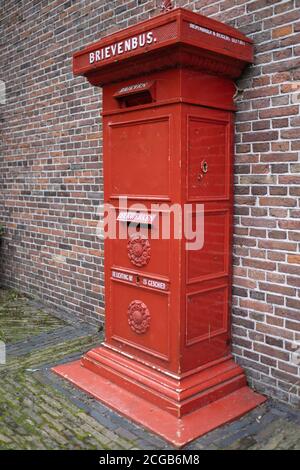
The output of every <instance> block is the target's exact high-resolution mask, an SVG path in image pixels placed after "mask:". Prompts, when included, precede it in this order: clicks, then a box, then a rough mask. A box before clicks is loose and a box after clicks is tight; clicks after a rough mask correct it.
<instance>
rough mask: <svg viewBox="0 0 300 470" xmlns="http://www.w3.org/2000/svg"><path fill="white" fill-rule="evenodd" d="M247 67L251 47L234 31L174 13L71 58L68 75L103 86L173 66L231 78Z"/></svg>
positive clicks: (187, 13)
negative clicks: (188, 67) (201, 70)
mask: <svg viewBox="0 0 300 470" xmlns="http://www.w3.org/2000/svg"><path fill="white" fill-rule="evenodd" d="M252 62H253V44H252V41H251V40H250V39H249V38H247V37H246V36H244V35H243V34H242V33H240V32H239V31H238V30H236V29H234V28H232V27H230V26H227V25H225V24H223V23H220V22H218V21H216V20H213V19H210V18H207V17H205V16H202V15H199V14H197V13H193V12H191V11H188V10H185V9H182V8H177V9H175V10H172V11H170V12H168V13H163V14H160V15H158V16H155V17H154V18H151V19H150V20H146V21H143V22H142V23H139V24H137V25H135V26H131V27H129V28H126V29H124V30H121V31H119V32H116V33H114V34H112V35H110V36H107V37H105V38H103V39H101V40H100V41H98V42H96V43H93V44H91V45H89V46H88V47H86V48H85V49H83V50H82V51H79V52H76V53H75V54H74V58H73V71H74V74H75V75H85V76H86V77H87V78H88V79H89V80H90V82H91V83H93V84H94V85H103V84H105V83H109V82H112V81H118V80H123V79H126V78H129V77H132V76H137V75H140V74H142V73H148V72H151V71H153V70H158V69H162V68H169V67H174V66H178V65H183V66H192V67H194V68H196V69H197V68H198V69H201V68H202V69H203V68H205V69H206V70H208V71H211V72H213V73H219V74H223V75H228V76H231V77H232V78H236V77H238V76H239V75H240V74H241V72H242V70H243V69H244V67H245V66H246V65H247V64H248V63H252Z"/></svg>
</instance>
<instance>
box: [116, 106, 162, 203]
mask: <svg viewBox="0 0 300 470" xmlns="http://www.w3.org/2000/svg"><path fill="white" fill-rule="evenodd" d="M153 114H154V113H153ZM126 117H127V119H126V118H125V117H124V120H122V121H121V122H120V121H119V120H118V122H110V123H109V124H108V127H109V132H108V140H109V141H108V146H107V148H108V152H109V154H108V162H109V170H110V171H109V178H110V181H109V195H110V197H114V196H115V197H116V196H120V195H126V196H128V197H129V198H135V197H136V196H137V197H139V198H141V197H144V198H146V199H148V198H149V197H150V198H159V199H160V198H163V199H168V198H169V197H170V127H171V124H170V116H169V115H161V116H157V117H149V118H146V117H140V118H131V119H129V116H128V115H127V116H126Z"/></svg>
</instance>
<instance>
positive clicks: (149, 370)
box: [55, 9, 264, 446]
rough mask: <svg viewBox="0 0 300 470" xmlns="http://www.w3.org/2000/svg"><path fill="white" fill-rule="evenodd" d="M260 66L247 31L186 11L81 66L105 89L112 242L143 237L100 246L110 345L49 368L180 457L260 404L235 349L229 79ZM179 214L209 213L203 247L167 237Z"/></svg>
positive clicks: (78, 60) (134, 31)
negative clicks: (180, 449) (179, 449)
mask: <svg viewBox="0 0 300 470" xmlns="http://www.w3.org/2000/svg"><path fill="white" fill-rule="evenodd" d="M252 59H253V46H252V43H251V41H250V40H249V39H248V38H247V37H245V36H244V35H242V34H241V33H240V32H239V31H237V30H235V29H233V28H231V27H229V26H226V25H224V24H222V23H219V22H217V21H214V20H211V19H208V18H206V17H203V16H201V15H198V14H195V13H192V12H189V11H186V10H184V9H175V10H173V11H170V12H168V13H165V14H161V15H158V16H156V17H154V18H152V19H150V20H148V21H145V22H143V23H141V24H138V25H136V26H133V27H130V28H128V29H126V30H123V31H121V32H118V33H115V34H113V35H111V36H109V37H107V38H104V39H102V40H101V41H99V42H98V43H96V44H92V45H91V46H89V47H87V48H86V49H84V50H83V51H80V52H78V53H75V55H74V73H75V74H76V75H84V76H86V77H87V79H88V80H89V81H90V83H91V84H92V85H95V86H101V87H103V130H104V139H103V141H104V197H105V202H106V203H109V205H110V209H109V210H110V211H113V212H115V219H116V225H117V227H116V231H117V233H119V232H121V231H122V230H123V232H124V229H127V228H128V225H131V226H139V227H140V229H141V231H140V232H138V230H137V233H135V234H134V235H130V234H127V235H126V236H124V237H123V238H120V237H118V236H117V237H112V238H107V239H106V240H105V294H106V337H105V342H104V343H103V344H102V346H101V347H100V348H97V349H94V350H92V351H90V352H88V353H87V354H86V355H85V356H84V357H83V358H82V360H81V361H80V362H75V363H72V364H67V365H63V366H59V367H57V368H55V371H56V372H57V373H58V374H60V375H62V376H64V377H67V378H68V379H69V380H71V381H72V382H73V383H75V384H76V385H78V386H79V387H81V388H82V389H84V390H86V391H87V392H89V393H90V394H92V395H93V396H95V397H96V398H98V399H100V400H101V401H102V402H104V403H106V404H107V405H109V406H110V407H112V408H114V409H115V410H117V411H119V412H121V413H122V414H124V415H126V416H128V417H129V418H131V419H133V420H135V421H136V422H138V423H141V424H142V425H144V426H146V427H148V428H150V429H151V430H153V431H154V432H156V433H158V434H160V435H161V436H163V437H165V438H166V439H168V440H169V441H171V442H172V443H173V444H175V445H177V446H182V445H184V444H185V443H187V442H189V441H191V440H192V439H195V438H196V437H198V436H199V435H202V434H204V433H205V432H208V431H210V430H211V429H213V428H215V427H217V426H219V425H221V424H223V423H225V422H228V421H230V420H232V419H234V418H236V417H239V416H240V415H242V414H243V413H245V412H247V411H249V410H250V409H252V408H254V407H255V406H256V405H258V404H260V403H262V402H263V401H264V398H263V397H261V396H260V395H258V394H256V393H254V392H253V391H252V390H250V389H249V388H248V387H247V385H246V378H245V374H244V372H243V370H242V368H241V367H239V366H238V365H237V364H236V363H235V362H234V361H233V359H232V356H231V352H230V311H231V265H232V260H231V243H232V242H231V238H232V208H233V201H232V199H233V133H234V130H233V120H234V110H235V107H234V103H233V96H234V93H235V85H234V79H236V78H238V77H239V76H240V75H241V73H242V71H243V69H244V68H245V66H246V65H247V64H248V63H251V62H252ZM124 201H125V202H126V204H125V202H124ZM176 205H177V206H179V207H185V206H189V207H191V219H192V221H193V220H194V219H196V217H197V211H198V209H197V208H198V207H202V211H203V213H204V224H203V227H202V230H203V235H204V237H203V240H204V242H203V246H201V248H199V249H196V250H194V249H193V250H187V249H186V237H181V238H180V237H175V236H174V233H173V231H172V230H174V229H171V233H170V237H165V238H162V237H161V231H162V227H163V224H164V221H165V220H166V218H169V216H170V214H171V212H172V210H173V209H172V208H173V207H174V206H176ZM132 207H133V208H134V209H132ZM150 208H151V211H150ZM174 227H175V225H174ZM125 232H126V230H125ZM150 232H152V236H151V234H150ZM155 233H156V236H155V235H154V236H153V234H155Z"/></svg>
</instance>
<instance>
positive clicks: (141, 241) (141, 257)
mask: <svg viewBox="0 0 300 470" xmlns="http://www.w3.org/2000/svg"><path fill="white" fill-rule="evenodd" d="M127 252H128V257H129V259H130V261H131V262H132V264H134V265H135V266H138V267H139V268H141V267H142V266H146V265H147V264H148V263H149V261H150V255H151V248H150V242H149V240H148V238H146V237H143V236H142V235H134V236H132V237H130V239H129V240H128V244H127Z"/></svg>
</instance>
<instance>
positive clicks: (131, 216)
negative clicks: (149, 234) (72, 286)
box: [117, 211, 156, 225]
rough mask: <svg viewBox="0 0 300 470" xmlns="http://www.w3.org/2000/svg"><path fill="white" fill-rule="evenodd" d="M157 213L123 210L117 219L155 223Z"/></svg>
mask: <svg viewBox="0 0 300 470" xmlns="http://www.w3.org/2000/svg"><path fill="white" fill-rule="evenodd" d="M155 218H156V214H147V213H145V212H133V211H121V212H120V213H119V215H118V218H117V220H118V221H119V222H132V223H134V224H146V225H151V224H153V222H154V220H155Z"/></svg>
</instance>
